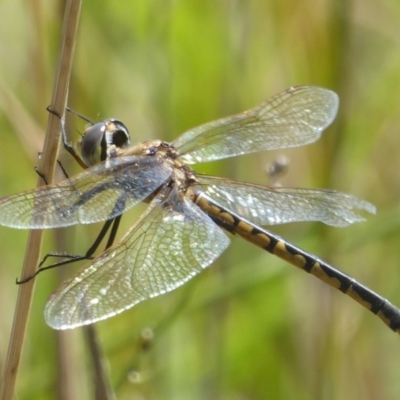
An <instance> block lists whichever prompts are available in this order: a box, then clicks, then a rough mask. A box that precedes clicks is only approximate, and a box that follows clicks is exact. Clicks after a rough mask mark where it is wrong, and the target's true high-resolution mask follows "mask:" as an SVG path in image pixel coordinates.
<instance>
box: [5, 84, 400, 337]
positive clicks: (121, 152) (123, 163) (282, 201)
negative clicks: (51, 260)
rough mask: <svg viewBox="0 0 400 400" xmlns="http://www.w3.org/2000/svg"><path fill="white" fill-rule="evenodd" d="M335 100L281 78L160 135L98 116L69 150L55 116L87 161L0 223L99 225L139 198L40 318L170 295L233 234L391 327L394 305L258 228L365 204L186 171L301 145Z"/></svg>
mask: <svg viewBox="0 0 400 400" xmlns="http://www.w3.org/2000/svg"><path fill="white" fill-rule="evenodd" d="M338 106H339V99H338V96H337V95H336V94H335V93H334V92H332V91H330V90H327V89H324V88H320V87H314V86H297V87H291V88H289V89H287V90H286V91H284V92H282V93H279V94H277V95H275V96H274V97H271V98H270V99H268V100H266V101H265V102H263V103H261V104H260V105H258V106H256V107H254V108H251V109H249V110H248V111H245V112H243V113H240V114H237V115H233V116H230V117H226V118H222V119H219V120H216V121H213V122H209V123H206V124H204V125H201V126H199V127H196V128H194V129H191V130H188V131H186V132H185V133H183V134H182V135H181V136H179V137H178V138H177V139H176V140H174V141H173V142H171V143H167V142H164V141H161V140H150V141H146V142H143V143H140V144H135V145H132V144H131V141H130V135H129V132H128V129H127V128H126V126H125V125H124V124H123V123H122V122H121V121H119V120H116V119H108V120H104V121H102V122H99V123H96V124H93V125H90V126H89V127H88V128H87V130H86V131H85V133H84V135H83V137H82V140H81V143H80V155H79V154H78V153H77V152H76V151H75V150H74V148H73V146H71V145H70V144H69V143H68V141H67V138H66V133H65V127H64V123H65V121H64V119H63V117H62V119H61V122H62V123H61V126H62V129H61V132H62V136H63V141H64V145H65V147H66V149H67V150H68V151H69V152H70V153H71V154H72V155H73V156H74V157H75V158H76V159H77V161H78V162H79V163H80V164H81V165H82V166H84V167H85V168H86V169H85V170H84V171H83V172H81V173H79V174H77V175H75V176H74V177H71V178H67V179H65V180H64V181H62V182H60V183H56V184H51V185H47V186H42V187H40V188H38V189H34V190H29V191H26V192H22V193H19V194H16V195H12V196H9V197H6V198H3V199H1V200H0V224H1V225H5V226H8V227H13V228H19V229H48V228H56V227H66V226H69V225H74V224H90V223H95V222H100V221H106V223H105V224H106V225H107V229H108V227H109V226H110V224H111V222H112V221H119V219H120V218H121V216H122V214H123V213H124V212H125V211H127V210H129V209H131V208H132V207H134V206H135V205H137V204H138V203H140V202H146V203H148V207H147V209H146V211H145V212H144V213H143V214H142V215H141V216H140V217H139V219H138V220H137V221H136V222H135V223H134V224H133V225H132V227H131V228H130V229H129V230H128V232H127V233H126V234H125V235H123V237H122V238H121V239H119V240H118V241H117V242H116V243H114V244H112V245H111V242H112V241H111V242H110V247H109V248H107V249H106V250H105V251H104V252H102V253H101V254H100V255H98V256H96V257H94V258H93V260H90V261H89V262H88V265H86V266H84V268H83V269H82V270H80V271H78V272H77V273H75V275H74V276H72V277H71V278H70V279H68V280H67V281H65V282H64V283H63V284H62V285H61V287H60V288H59V289H58V290H57V291H56V292H54V293H53V294H52V295H51V296H50V298H49V300H48V302H47V304H46V307H45V311H44V315H45V320H46V322H47V324H48V325H50V326H51V327H52V328H54V329H71V328H76V327H79V326H82V325H87V324H91V323H94V322H97V321H100V320H104V319H107V318H109V317H112V316H114V315H116V314H119V313H121V312H123V311H124V310H127V309H129V308H131V307H133V306H134V305H136V304H138V303H139V302H142V301H144V300H147V299H150V298H154V297H156V296H159V295H162V294H164V293H167V292H170V291H172V290H174V289H176V288H177V287H179V286H181V285H183V284H184V283H185V282H187V281H188V280H189V279H191V278H193V277H194V276H195V275H197V274H199V273H200V272H201V271H202V270H203V269H205V268H206V267H208V266H209V265H210V264H212V263H213V262H214V261H215V260H216V259H217V258H218V257H219V256H220V255H221V253H222V252H223V251H224V250H225V249H226V248H227V247H228V245H229V243H230V239H229V237H228V234H233V235H236V236H239V237H241V238H243V239H245V240H247V241H248V242H250V243H252V244H253V245H255V246H257V247H259V248H261V249H263V250H266V251H267V252H269V253H272V254H274V255H275V256H278V257H280V258H282V259H283V260H285V261H287V262H288V263H290V264H293V265H294V266H296V267H298V268H300V269H302V270H304V271H306V272H308V273H310V274H312V275H314V276H315V277H316V278H318V279H320V280H322V281H323V282H325V283H327V284H328V285H330V286H332V287H334V288H336V289H338V290H340V291H341V292H342V293H345V294H347V295H348V296H350V297H351V298H353V299H354V300H355V301H357V302H358V303H359V304H361V305H362V306H364V307H365V308H366V309H368V310H370V311H371V312H372V313H374V314H376V315H377V316H378V317H379V318H380V319H381V320H382V321H383V322H384V323H385V324H386V325H387V326H389V327H390V328H391V329H392V330H393V331H395V332H397V333H400V310H399V309H398V308H397V307H396V306H394V305H393V304H391V303H390V302H389V301H388V300H387V299H385V298H383V297H381V296H380V295H378V294H377V293H375V292H373V291H372V290H371V289H369V288H368V287H366V286H364V285H362V284H361V283H359V282H357V281H356V280H355V279H354V278H352V277H350V276H348V275H346V274H345V273H343V272H341V271H340V270H338V269H336V268H334V267H333V266H331V265H330V264H328V263H326V262H324V261H323V260H321V259H320V258H318V257H316V256H314V255H312V254H309V253H307V252H306V251H304V250H302V249H300V248H298V247H296V246H294V245H292V244H290V243H289V242H287V241H286V240H284V239H283V238H281V237H279V236H277V235H276V234H274V233H272V232H270V231H268V230H266V229H265V226H268V225H274V224H282V223H288V222H300V221H320V222H322V223H325V224H327V225H331V226H336V227H343V226H347V225H349V224H352V223H355V222H360V221H363V220H364V218H363V216H362V215H360V212H361V213H362V212H367V213H375V207H374V206H373V205H372V204H370V203H369V202H367V201H364V200H361V199H359V198H357V197H354V196H352V195H349V194H346V193H341V192H338V191H334V190H318V189H305V188H282V187H268V186H262V185H257V184H252V183H248V182H240V181H236V180H232V179H228V178H221V177H215V176H207V175H202V174H199V173H197V172H195V171H194V170H193V169H192V168H191V165H192V164H195V163H201V162H207V161H214V160H219V159H223V158H227V157H234V156H239V155H242V154H248V153H252V152H258V151H263V150H274V149H286V148H291V147H296V146H302V145H306V144H309V143H312V142H314V141H316V140H317V139H318V138H319V137H320V136H321V133H322V131H323V130H324V129H325V128H327V127H328V126H329V125H330V124H331V123H332V121H333V120H334V118H335V116H336V113H337V110H338ZM106 225H105V226H106ZM107 229H103V231H104V232H105V231H107ZM104 232H103V233H104ZM103 236H104V235H103V234H101V237H103Z"/></svg>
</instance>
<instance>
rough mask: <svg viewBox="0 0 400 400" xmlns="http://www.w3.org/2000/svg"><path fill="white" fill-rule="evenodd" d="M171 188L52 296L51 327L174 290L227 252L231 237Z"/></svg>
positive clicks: (102, 315) (102, 314)
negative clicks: (110, 246)
mask: <svg viewBox="0 0 400 400" xmlns="http://www.w3.org/2000/svg"><path fill="white" fill-rule="evenodd" d="M168 190H170V189H168ZM166 192H167V190H165V191H163V192H162V193H160V194H159V195H158V196H157V197H156V198H155V199H154V200H153V201H152V202H151V204H150V206H149V208H148V210H147V211H146V213H145V214H144V215H143V216H142V217H141V218H140V219H139V220H138V221H137V223H136V224H135V225H134V226H133V227H132V228H131V229H130V230H129V232H128V233H127V234H126V235H125V236H124V237H123V238H122V239H121V241H120V242H119V243H118V244H117V245H116V246H114V247H112V248H110V249H109V250H108V251H106V252H105V253H104V254H102V255H101V256H100V257H99V258H97V259H96V260H95V261H94V262H93V263H92V264H91V265H90V266H89V267H88V268H86V269H84V270H83V271H82V272H80V273H79V274H78V275H77V276H76V277H75V278H73V279H71V280H70V281H68V282H66V283H65V284H64V285H63V286H62V288H61V289H60V290H59V291H58V292H55V293H54V294H53V295H52V297H51V298H50V299H49V301H48V303H47V306H46V309H45V319H46V322H47V323H48V324H49V325H50V326H51V327H53V328H55V329H69V328H75V327H77V326H80V325H86V324H90V323H93V322H96V321H99V320H102V319H106V318H108V317H111V316H113V315H115V314H118V313H120V312H122V311H124V310H126V309H128V308H130V307H132V306H134V305H135V304H137V303H139V302H141V301H143V300H145V299H149V298H152V297H155V296H158V295H160V294H162V293H166V292H169V291H171V290H173V289H175V288H177V287H178V286H180V285H182V284H183V283H185V282H186V281H187V280H189V279H190V278H192V277H193V276H195V275H196V274H198V273H199V272H200V271H201V270H202V269H204V268H206V267H207V266H208V265H210V264H211V263H212V262H213V261H214V260H215V259H216V258H217V257H218V256H219V255H220V254H221V253H222V252H223V251H224V250H225V248H226V247H227V246H228V244H229V239H228V237H227V236H226V235H225V234H224V233H223V231H222V230H221V229H220V228H219V227H218V226H217V225H215V224H214V222H213V221H212V220H211V219H210V218H209V217H208V216H207V215H206V214H204V213H203V212H202V211H201V210H200V209H199V208H198V207H197V206H196V205H195V204H194V203H192V202H191V201H190V200H189V199H187V198H184V197H181V196H180V195H179V194H177V193H176V192H175V191H174V190H172V192H171V193H170V194H169V195H168V196H167V197H166Z"/></svg>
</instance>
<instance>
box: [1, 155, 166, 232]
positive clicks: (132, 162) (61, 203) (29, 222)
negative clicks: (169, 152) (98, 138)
mask: <svg viewBox="0 0 400 400" xmlns="http://www.w3.org/2000/svg"><path fill="white" fill-rule="evenodd" d="M170 175H171V168H170V167H168V166H167V165H165V164H164V163H163V162H162V160H160V159H158V158H157V157H134V156H124V157H118V158H113V159H111V160H108V161H105V162H103V163H101V164H98V165H95V166H93V167H91V168H88V169H87V170H85V171H83V172H81V173H80V174H78V175H76V176H75V177H73V178H70V179H67V180H65V181H62V182H60V183H57V184H55V185H49V186H43V187H40V188H38V189H34V190H30V191H27V192H23V193H18V194H16V195H13V196H10V197H6V198H4V199H1V200H0V225H5V226H10V227H13V228H21V229H29V228H31V229H41V228H55V227H62V226H69V225H73V224H88V223H92V222H98V221H104V220H106V219H110V218H115V217H116V216H118V215H120V214H122V213H123V212H124V211H125V210H127V209H129V208H131V207H133V206H135V205H136V204H138V203H139V202H141V201H143V200H144V199H146V197H148V196H149V195H150V194H151V193H153V192H154V191H155V190H156V189H157V188H159V187H160V186H161V184H162V183H163V182H165V180H166V179H168V177H169V176H170Z"/></svg>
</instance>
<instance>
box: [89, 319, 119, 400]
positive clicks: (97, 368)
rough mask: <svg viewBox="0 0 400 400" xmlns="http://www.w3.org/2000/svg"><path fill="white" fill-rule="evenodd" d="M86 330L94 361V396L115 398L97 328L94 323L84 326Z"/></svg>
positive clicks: (101, 398) (100, 398) (103, 398)
mask: <svg viewBox="0 0 400 400" xmlns="http://www.w3.org/2000/svg"><path fill="white" fill-rule="evenodd" d="M84 331H85V336H86V343H87V344H88V347H89V351H90V355H91V359H92V363H93V381H94V390H95V393H94V398H95V399H96V400H115V398H116V397H115V394H114V393H113V390H112V387H111V383H110V381H109V379H108V376H109V374H108V373H107V366H106V364H105V362H104V357H103V355H102V352H101V346H100V343H99V338H98V336H97V332H96V328H95V326H93V325H87V326H85V327H84Z"/></svg>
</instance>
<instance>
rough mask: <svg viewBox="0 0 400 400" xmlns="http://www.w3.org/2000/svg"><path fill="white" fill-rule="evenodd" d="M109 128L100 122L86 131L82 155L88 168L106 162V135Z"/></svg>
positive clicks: (82, 143)
mask: <svg viewBox="0 0 400 400" xmlns="http://www.w3.org/2000/svg"><path fill="white" fill-rule="evenodd" d="M106 130H107V126H106V123H105V122H99V123H97V124H94V125H92V126H91V127H89V128H88V129H86V131H85V133H84V135H83V137H82V142H81V154H82V159H83V161H84V163H85V164H86V165H87V166H90V165H95V164H97V163H99V162H100V161H103V160H105V158H106V156H105V154H106V151H107V149H106V147H107V144H106V141H105V133H106Z"/></svg>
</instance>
